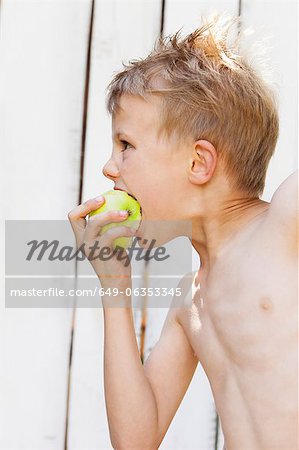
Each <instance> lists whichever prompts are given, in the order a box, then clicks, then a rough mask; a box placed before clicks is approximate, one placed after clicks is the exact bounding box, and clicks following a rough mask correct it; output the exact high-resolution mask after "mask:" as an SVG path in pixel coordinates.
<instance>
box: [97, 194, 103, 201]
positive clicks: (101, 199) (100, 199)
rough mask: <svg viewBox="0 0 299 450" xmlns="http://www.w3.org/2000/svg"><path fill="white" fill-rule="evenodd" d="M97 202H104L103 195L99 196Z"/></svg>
mask: <svg viewBox="0 0 299 450" xmlns="http://www.w3.org/2000/svg"><path fill="white" fill-rule="evenodd" d="M95 200H96V201H97V202H102V201H103V200H104V197H103V196H102V195H99V196H98V197H96V198H95Z"/></svg>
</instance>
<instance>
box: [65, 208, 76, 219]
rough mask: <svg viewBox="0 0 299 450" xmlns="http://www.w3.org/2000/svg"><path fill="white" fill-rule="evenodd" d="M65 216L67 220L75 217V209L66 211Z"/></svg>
mask: <svg viewBox="0 0 299 450" xmlns="http://www.w3.org/2000/svg"><path fill="white" fill-rule="evenodd" d="M67 217H68V219H69V220H73V219H74V218H75V210H74V209H72V210H71V211H70V212H69V213H68V215H67Z"/></svg>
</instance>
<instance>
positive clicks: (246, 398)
mask: <svg viewBox="0 0 299 450" xmlns="http://www.w3.org/2000/svg"><path fill="white" fill-rule="evenodd" d="M269 225H270V226H269ZM283 240H284V238H283V236H281V235H280V234H279V233H277V230H275V229H274V228H273V229H272V228H271V224H269V223H268V222H267V214H263V215H261V216H260V217H259V218H258V219H257V220H255V221H254V222H253V223H252V224H251V226H250V227H248V228H247V229H246V232H244V233H241V234H239V236H238V238H237V239H236V240H235V242H234V243H233V245H232V246H231V248H230V251H229V252H228V253H227V254H226V255H225V257H224V259H223V261H219V262H218V263H217V265H216V266H215V267H213V270H211V272H210V274H209V278H208V280H199V279H198V277H196V278H195V279H194V283H193V289H192V306H191V307H190V308H183V309H181V310H180V314H179V321H180V323H181V325H182V326H183V328H184V330H185V333H186V335H187V337H188V339H189V342H190V343H191V345H192V347H193V349H194V352H195V354H196V355H197V357H198V359H199V361H200V363H201V365H202V367H203V369H204V371H205V373H206V375H207V377H208V379H209V382H210V385H211V388H212V392H213V395H214V399H215V404H216V408H217V411H218V414H219V417H220V420H221V425H222V429H223V434H224V439H225V446H226V450H297V445H298V442H297V430H298V428H297V427H298V416H297V408H298V391H297V386H298V384H297V383H298V359H297V358H298V337H297V336H298V319H297V312H298V310H297V264H296V259H295V257H294V256H292V255H291V254H290V252H289V249H288V248H287V246H286V243H285V242H283ZM293 255H294V254H293Z"/></svg>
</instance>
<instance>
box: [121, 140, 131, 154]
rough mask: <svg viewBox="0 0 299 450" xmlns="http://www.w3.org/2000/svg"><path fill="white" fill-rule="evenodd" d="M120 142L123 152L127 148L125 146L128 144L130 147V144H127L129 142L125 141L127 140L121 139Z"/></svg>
mask: <svg viewBox="0 0 299 450" xmlns="http://www.w3.org/2000/svg"><path fill="white" fill-rule="evenodd" d="M120 143H121V144H122V146H123V147H124V148H123V150H122V151H123V152H124V151H125V150H127V147H128V146H129V147H132V146H131V144H129V142H127V141H122V140H121V141H120Z"/></svg>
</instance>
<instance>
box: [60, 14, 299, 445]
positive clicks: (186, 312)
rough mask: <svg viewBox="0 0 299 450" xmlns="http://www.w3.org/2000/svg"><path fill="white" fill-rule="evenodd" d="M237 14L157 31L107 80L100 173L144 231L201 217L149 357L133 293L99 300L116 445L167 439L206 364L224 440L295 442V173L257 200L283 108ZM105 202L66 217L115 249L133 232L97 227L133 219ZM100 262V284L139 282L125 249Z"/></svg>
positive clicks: (85, 238)
mask: <svg viewBox="0 0 299 450" xmlns="http://www.w3.org/2000/svg"><path fill="white" fill-rule="evenodd" d="M232 23H235V21H234V20H232V21H230V20H228V21H227V23H226V24H221V22H220V21H219V20H218V19H217V18H216V19H214V20H213V21H211V22H210V23H208V24H205V25H203V26H202V27H201V28H199V29H198V30H196V31H195V32H194V33H191V34H190V35H189V36H187V37H186V38H184V39H181V40H180V39H179V34H178V33H176V34H175V35H174V36H172V38H170V39H169V41H168V42H167V39H164V40H163V39H160V40H159V42H158V46H157V47H156V48H155V49H154V51H153V52H152V53H151V54H150V55H149V56H148V57H147V58H146V59H144V60H138V61H135V62H131V64H130V65H128V66H127V67H126V68H125V70H124V71H122V72H121V73H119V74H117V75H116V76H115V77H114V79H113V80H112V82H111V83H110V85H109V88H110V92H109V96H108V110H109V112H110V113H112V131H113V151H112V155H111V158H110V159H109V161H108V162H107V163H106V165H105V166H104V168H103V173H104V175H105V176H106V177H108V178H109V179H111V180H112V181H113V182H114V183H115V187H116V188H120V189H123V190H125V191H127V192H128V193H130V194H132V195H133V196H135V197H136V198H137V200H138V201H139V203H140V205H141V206H142V222H141V225H140V228H139V229H138V231H137V234H136V236H137V237H139V238H144V237H146V236H147V233H148V231H147V229H146V225H145V221H146V220H160V221H163V220H173V221H176V220H187V221H191V223H192V245H193V246H194V248H195V250H196V251H197V252H198V254H199V256H200V263H201V264H200V268H199V270H198V271H197V272H196V273H195V275H194V277H193V283H192V303H191V305H189V306H188V307H184V308H178V307H174V306H173V307H171V308H170V309H169V312H168V315H167V318H166V321H165V324H164V326H163V329H162V332H161V336H160V339H159V341H158V343H157V344H156V346H155V347H154V349H153V350H152V352H151V354H150V355H149V357H148V359H147V360H146V362H145V364H144V365H142V363H141V361H140V357H139V352H138V346H137V343H136V338H135V331H134V323H133V316H132V310H131V307H130V306H131V298H130V297H126V296H125V295H124V294H119V295H118V297H117V299H116V300H115V301H120V302H122V307H117V308H115V307H110V306H111V303H109V302H111V299H110V298H109V297H108V296H107V297H106V296H105V295H103V297H102V302H103V311H104V322H105V344H104V384H105V398H106V408H107V415H108V423H109V430H110V437H111V442H112V445H113V447H114V448H116V449H128V450H133V449H136V450H137V449H138V450H139V449H140V450H145V449H151V450H152V449H157V448H158V447H159V445H160V444H161V442H162V440H163V437H164V435H165V433H166V431H167V429H168V427H169V425H170V423H171V421H172V419H173V417H174V415H175V413H176V411H177V409H178V407H179V405H180V403H181V401H182V399H183V397H184V394H185V392H186V390H187V388H188V386H189V384H190V381H191V379H192V376H193V374H194V371H195V369H196V366H197V364H198V362H200V363H201V364H202V367H203V368H204V370H205V372H206V374H207V377H208V379H209V382H210V385H211V388H212V392H213V395H214V398H215V404H216V408H217V411H218V414H219V416H220V419H221V424H222V429H223V433H224V439H225V448H226V450H296V449H297V417H298V416H297V295H296V294H297V289H296V283H297V270H296V268H297V264H296V263H297V251H296V249H297V202H296V195H297V174H296V173H295V174H293V175H291V176H290V177H288V178H287V180H286V181H285V182H284V183H282V185H281V186H280V187H279V188H278V189H277V191H276V192H275V194H274V196H273V198H272V201H271V203H268V202H266V201H263V200H261V199H260V198H259V197H260V195H261V194H262V192H263V189H264V183H265V176H266V170H267V167H268V163H269V160H270V158H271V156H272V154H273V152H274V149H275V145H276V141H277V137H278V113H277V108H276V104H275V99H274V97H273V94H272V92H271V90H270V89H269V88H268V87H267V85H266V84H265V83H264V82H263V80H262V79H261V78H260V77H259V76H258V75H257V74H256V73H255V71H254V70H253V69H252V68H251V67H250V66H249V65H248V63H247V62H246V60H245V58H243V57H242V56H240V54H238V52H237V48H236V47H235V48H233V47H229V46H228V43H227V39H226V36H227V31H228V30H229V27H230V26H231V25H232ZM102 204H103V199H92V200H89V201H87V202H85V203H83V204H82V205H80V206H78V207H77V208H75V209H74V210H72V211H71V212H70V213H69V220H70V222H71V225H72V228H73V230H74V233H75V236H76V240H77V244H78V245H81V244H82V243H83V242H84V243H85V244H87V247H88V245H90V246H92V244H93V243H94V242H95V241H97V242H99V243H100V246H101V247H102V246H105V247H106V246H109V247H111V245H112V241H113V240H114V239H115V238H116V237H120V236H130V229H129V228H128V227H122V226H120V227H116V228H113V229H110V230H109V231H107V232H106V233H105V234H103V235H102V236H100V237H99V233H100V229H101V227H102V226H103V225H106V224H107V223H110V222H121V221H123V220H124V219H125V218H126V217H121V216H120V214H119V212H117V211H115V212H108V213H107V212H106V213H100V214H98V215H95V216H93V217H92V218H91V219H90V220H89V221H88V222H87V221H86V220H85V217H86V216H87V215H88V214H89V213H90V212H91V211H92V210H95V209H97V208H98V207H99V206H100V205H102ZM92 264H93V267H94V270H95V272H96V273H97V275H98V276H99V279H100V281H101V285H102V287H103V288H104V290H106V288H109V287H117V288H118V289H119V292H120V291H124V289H125V288H126V287H131V272H130V267H124V266H123V265H122V263H121V261H119V260H118V259H117V258H116V257H114V258H112V259H110V260H108V261H107V260H106V261H100V260H96V261H95V260H94V261H92ZM103 274H105V275H106V276H104V275H103ZM113 274H118V275H119V276H118V277H117V278H115V277H114V278H112V277H113ZM109 275H110V277H109ZM184 285H185V279H184V278H183V279H182V280H181V282H180V283H179V286H180V287H184ZM187 290H188V289H185V290H184V292H185V295H186V292H187ZM124 306H125V307H124ZM198 401H200V399H198Z"/></svg>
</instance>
